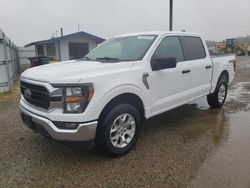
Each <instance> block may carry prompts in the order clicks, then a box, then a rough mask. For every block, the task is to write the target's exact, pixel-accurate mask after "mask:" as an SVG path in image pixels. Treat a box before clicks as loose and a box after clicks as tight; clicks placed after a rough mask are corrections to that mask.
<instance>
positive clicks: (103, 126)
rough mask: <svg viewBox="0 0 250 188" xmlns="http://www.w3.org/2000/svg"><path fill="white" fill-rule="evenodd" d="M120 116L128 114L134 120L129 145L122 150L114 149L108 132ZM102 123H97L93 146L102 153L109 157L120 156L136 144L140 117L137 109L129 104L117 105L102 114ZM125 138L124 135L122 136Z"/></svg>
mask: <svg viewBox="0 0 250 188" xmlns="http://www.w3.org/2000/svg"><path fill="white" fill-rule="evenodd" d="M122 114H129V115H131V116H132V117H133V118H134V120H135V133H134V136H133V138H132V140H131V141H130V142H129V144H128V145H127V146H125V147H123V148H119V147H115V146H114V145H113V144H112V142H111V138H110V137H111V136H110V131H111V127H112V125H113V122H114V121H115V120H116V119H117V118H118V117H119V116H120V115H122ZM101 121H102V122H99V123H98V127H97V133H96V139H95V146H96V149H97V150H98V151H100V152H102V153H105V154H109V155H111V156H120V155H124V154H126V153H128V152H129V151H130V150H131V149H132V148H133V147H134V145H135V144H136V142H137V140H138V135H139V128H140V115H139V113H138V111H137V109H136V108H135V107H134V106H132V105H131V104H118V105H117V106H115V107H113V108H112V109H111V110H110V111H109V112H107V113H106V114H104V117H103V119H102V120H101ZM124 136H125V135H124Z"/></svg>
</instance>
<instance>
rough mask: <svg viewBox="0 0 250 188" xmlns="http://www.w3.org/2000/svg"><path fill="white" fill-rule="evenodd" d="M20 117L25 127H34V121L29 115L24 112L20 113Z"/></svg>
mask: <svg viewBox="0 0 250 188" xmlns="http://www.w3.org/2000/svg"><path fill="white" fill-rule="evenodd" d="M21 117H22V120H23V122H24V124H25V125H26V126H27V127H29V128H31V129H35V125H34V122H33V121H32V118H31V117H30V116H27V115H26V114H24V113H21Z"/></svg>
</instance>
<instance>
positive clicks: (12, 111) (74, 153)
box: [0, 57, 250, 188]
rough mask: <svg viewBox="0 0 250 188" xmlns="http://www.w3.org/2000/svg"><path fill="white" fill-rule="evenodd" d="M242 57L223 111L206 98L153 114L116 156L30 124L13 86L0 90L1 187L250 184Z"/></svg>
mask: <svg viewBox="0 0 250 188" xmlns="http://www.w3.org/2000/svg"><path fill="white" fill-rule="evenodd" d="M238 62H239V63H238V72H237V77H236V79H235V82H234V84H233V85H232V86H231V88H230V91H229V95H228V100H227V102H226V104H225V106H224V107H223V108H222V109H219V110H211V109H209V108H208V106H207V104H206V101H205V99H200V100H197V101H195V103H193V104H189V105H185V106H182V107H180V108H178V109H175V110H172V111H169V112H167V113H164V114H162V115H160V116H157V117H154V118H152V119H149V120H147V121H145V122H143V128H142V131H141V135H140V139H139V141H138V143H137V145H136V147H135V149H133V150H132V151H131V152H130V153H129V154H127V155H125V156H122V157H119V158H115V159H113V158H109V157H107V156H105V155H102V154H100V153H97V152H96V151H94V150H93V149H92V148H91V147H90V146H91V145H89V144H88V145H86V144H82V143H76V144H72V143H61V142H57V141H54V140H51V139H47V138H44V137H42V136H40V135H38V134H36V133H34V132H32V131H31V130H30V129H28V128H26V127H25V126H24V125H23V123H22V121H21V119H20V116H19V109H18V105H19V103H18V102H19V90H18V84H15V86H14V89H13V91H12V92H10V93H8V94H1V95H0V143H1V144H0V151H1V153H0V187H60V188H61V187H249V186H250V181H249V180H250V163H249V160H248V159H249V158H250V149H249V147H248V143H249V142H250V137H249V134H250V127H249V126H248V124H249V121H250V116H249V110H250V106H249V104H250V103H249V102H250V73H249V71H250V58H249V57H241V58H239V59H238Z"/></svg>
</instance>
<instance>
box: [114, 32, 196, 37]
mask: <svg viewBox="0 0 250 188" xmlns="http://www.w3.org/2000/svg"><path fill="white" fill-rule="evenodd" d="M137 35H182V36H196V37H200V35H199V34H197V33H192V32H184V31H147V32H136V33H128V34H123V35H117V36H115V37H114V38H116V37H125V36H137Z"/></svg>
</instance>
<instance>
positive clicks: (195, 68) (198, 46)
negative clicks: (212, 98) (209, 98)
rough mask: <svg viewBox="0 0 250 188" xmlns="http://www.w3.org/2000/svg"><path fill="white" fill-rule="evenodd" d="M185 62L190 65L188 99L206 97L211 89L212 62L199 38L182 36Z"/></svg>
mask: <svg viewBox="0 0 250 188" xmlns="http://www.w3.org/2000/svg"><path fill="white" fill-rule="evenodd" d="M181 42H182V46H183V49H184V54H185V60H186V62H187V63H188V64H190V70H191V72H190V73H191V74H190V75H191V84H190V99H194V98H197V97H200V96H204V95H207V94H208V93H209V90H210V88H211V78H212V70H213V69H212V61H211V59H210V56H208V55H207V54H206V50H205V47H204V45H203V42H202V40H201V39H200V37H196V36H182V37H181Z"/></svg>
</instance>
